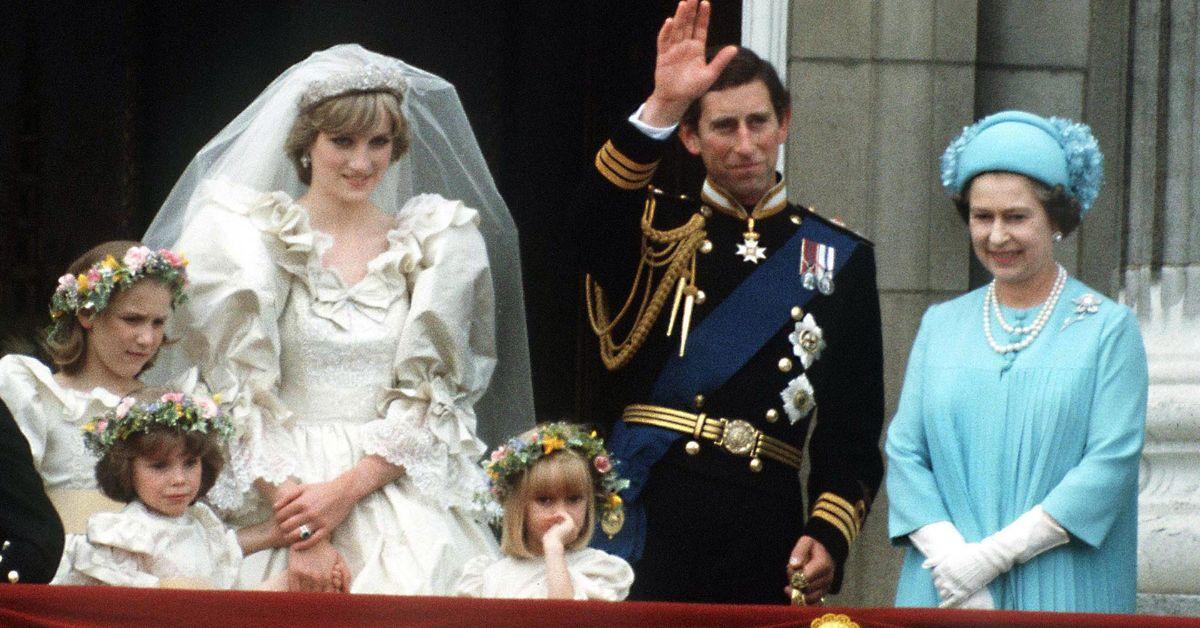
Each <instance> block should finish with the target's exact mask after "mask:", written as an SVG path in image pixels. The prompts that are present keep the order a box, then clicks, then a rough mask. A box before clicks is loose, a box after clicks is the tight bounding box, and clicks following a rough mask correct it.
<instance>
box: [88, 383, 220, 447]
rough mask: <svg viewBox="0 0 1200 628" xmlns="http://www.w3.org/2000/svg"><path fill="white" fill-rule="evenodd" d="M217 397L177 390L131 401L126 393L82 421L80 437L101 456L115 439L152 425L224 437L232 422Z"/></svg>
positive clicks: (152, 426) (117, 439)
mask: <svg viewBox="0 0 1200 628" xmlns="http://www.w3.org/2000/svg"><path fill="white" fill-rule="evenodd" d="M218 400H219V398H218V399H209V398H208V397H201V396H199V395H195V396H193V395H185V394H183V393H180V392H169V393H165V394H163V395H162V396H161V397H159V398H158V399H155V400H154V401H150V402H135V401H134V399H133V397H126V398H124V399H122V400H121V403H119V404H117V407H116V408H114V409H112V410H109V411H108V412H105V413H104V414H102V415H100V416H97V417H94V418H92V420H91V421H88V422H87V423H85V424H84V425H83V441H84V443H85V444H86V445H87V447H88V449H91V450H92V451H94V452H95V453H96V454H97V455H99V456H103V455H104V454H105V453H106V452H107V451H108V450H109V448H111V447H112V446H113V444H114V443H116V442H117V441H119V440H125V439H127V438H129V437H130V436H132V435H134V434H138V433H145V432H149V431H150V430H151V429H152V428H154V427H168V428H171V429H174V430H177V431H179V432H200V433H201V434H207V433H209V432H212V433H215V434H217V435H218V436H220V437H221V438H222V439H227V438H229V436H230V434H232V433H233V425H232V424H231V423H230V422H229V418H228V417H226V416H225V415H224V414H222V413H221V409H220V407H218V406H217V401H218Z"/></svg>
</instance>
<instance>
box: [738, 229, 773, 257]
mask: <svg viewBox="0 0 1200 628" xmlns="http://www.w3.org/2000/svg"><path fill="white" fill-rule="evenodd" d="M737 254H738V255H741V256H742V261H743V262H753V263H755V264H757V263H758V260H762V259H767V248H766V247H764V246H759V244H758V233H757V232H756V231H755V230H754V219H753V218H747V219H746V232H745V233H743V234H742V243H741V244H739V245H737Z"/></svg>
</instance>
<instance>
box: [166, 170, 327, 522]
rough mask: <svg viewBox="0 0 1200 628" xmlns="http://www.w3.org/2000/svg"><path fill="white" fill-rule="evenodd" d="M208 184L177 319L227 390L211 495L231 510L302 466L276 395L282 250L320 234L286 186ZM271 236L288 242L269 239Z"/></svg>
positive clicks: (209, 379)
mask: <svg viewBox="0 0 1200 628" xmlns="http://www.w3.org/2000/svg"><path fill="white" fill-rule="evenodd" d="M205 186H206V187H205V190H204V192H203V193H202V194H201V196H200V198H199V200H198V201H197V202H199V203H200V204H201V207H200V209H199V210H198V212H197V215H196V217H195V218H194V219H193V220H192V221H191V222H190V223H188V225H187V226H186V227H185V228H184V231H183V234H182V236H181V237H180V240H179V242H178V243H177V244H176V249H177V250H178V251H179V252H180V253H182V254H184V255H186V256H187V257H188V258H189V260H190V263H189V266H188V278H189V282H190V285H189V288H188V301H187V302H186V303H185V304H184V305H183V306H182V307H181V308H180V309H179V310H177V311H176V314H175V318H174V324H175V325H177V332H176V333H177V335H179V336H181V337H182V340H181V344H182V347H183V350H184V352H185V355H186V358H187V359H188V360H189V361H190V362H191V363H193V364H196V365H198V366H199V368H200V373H201V377H202V379H203V381H204V384H205V385H206V386H207V388H208V389H209V390H210V391H211V392H212V393H213V394H219V395H220V397H221V405H222V406H223V408H224V409H225V410H226V412H227V413H228V414H229V416H230V418H231V419H232V421H233V423H234V426H235V429H236V434H235V438H234V439H233V442H232V443H231V444H230V455H229V464H228V465H227V469H226V471H225V472H223V473H224V474H225V475H224V477H223V478H222V479H221V481H220V482H218V485H217V486H214V488H213V490H212V491H211V492H210V493H209V501H210V502H211V503H212V504H213V505H214V506H216V507H217V508H218V509H220V510H222V511H227V512H228V511H235V510H237V509H239V508H240V507H241V505H242V501H243V498H244V496H246V495H248V494H249V493H250V490H251V487H252V486H253V483H254V482H255V481H256V480H258V479H262V480H265V481H267V482H270V483H273V484H279V483H281V482H283V481H285V480H286V479H288V477H290V476H292V475H293V472H294V470H295V465H296V462H295V460H294V458H293V456H292V451H293V448H292V447H291V441H290V437H289V436H288V432H287V430H286V427H287V425H288V424H289V423H290V421H291V413H290V412H289V411H288V410H287V409H286V408H285V407H284V406H283V404H282V402H280V401H279V399H278V397H277V395H276V391H277V390H278V385H279V377H280V344H279V329H278V320H279V316H280V313H281V311H282V309H283V306H284V304H285V303H286V300H287V296H288V290H289V288H290V285H291V284H290V281H289V275H288V273H287V272H286V271H285V270H284V268H283V267H282V266H281V265H280V264H279V263H278V261H279V260H277V259H275V258H274V257H273V255H279V254H280V253H279V251H281V250H282V251H283V254H288V253H289V251H291V250H293V249H301V250H307V249H311V247H312V234H311V232H310V231H309V230H307V229H301V228H299V226H300V224H301V223H302V222H303V221H304V220H305V218H304V216H303V215H302V213H301V211H300V208H299V207H298V206H296V205H295V204H294V203H292V202H291V199H289V198H287V197H286V195H284V194H282V193H278V192H277V193H273V194H261V193H257V192H255V191H252V190H249V189H247V188H243V187H238V186H235V185H233V184H222V183H221V182H214V181H210V182H208V183H207V184H205ZM293 234H295V235H294V237H292V235H293ZM267 242H272V243H273V244H274V243H275V242H279V243H280V244H279V246H275V247H273V248H268V246H267ZM306 247H307V248H306Z"/></svg>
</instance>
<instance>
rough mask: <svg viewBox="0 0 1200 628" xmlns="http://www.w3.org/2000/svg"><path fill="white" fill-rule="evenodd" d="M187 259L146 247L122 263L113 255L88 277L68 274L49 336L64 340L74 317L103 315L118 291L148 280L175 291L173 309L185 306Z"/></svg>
mask: <svg viewBox="0 0 1200 628" xmlns="http://www.w3.org/2000/svg"><path fill="white" fill-rule="evenodd" d="M187 264H188V261H187V258H186V257H183V256H182V255H179V254H177V253H175V252H174V251H172V250H170V249H159V250H157V251H152V250H150V249H149V248H147V247H144V246H134V247H130V249H129V250H128V251H127V252H126V253H125V256H124V257H123V258H121V261H119V262H118V261H117V259H116V258H114V257H113V256H112V255H108V256H106V257H105V258H104V259H103V260H100V261H99V262H97V263H95V264H92V267H91V268H89V269H88V270H87V272H85V273H80V274H78V275H71V273H67V274H65V275H63V276H62V277H59V278H58V287H57V288H55V290H54V295H53V296H51V297H50V318H51V319H52V320H53V322H52V323H51V324H50V331H49V332H48V334H47V335H48V336H49V337H50V338H61V337H62V336H63V335H64V334H65V333H66V331H67V329H68V321H69V320H70V316H68V315H74V314H79V313H80V312H82V311H84V310H87V311H88V312H90V313H91V314H92V315H96V314H99V313H100V312H103V311H104V308H106V307H108V302H109V301H110V300H112V296H113V294H114V293H115V292H117V291H118V290H121V289H123V288H128V287H129V286H132V285H133V284H135V283H137V282H138V281H139V280H141V279H144V278H146V277H154V278H155V279H158V280H160V281H162V282H163V283H165V284H167V286H168V287H169V288H170V289H171V307H175V306H177V305H179V304H180V303H183V302H184V301H185V300H186V299H187V295H186V294H184V292H183V290H184V288H186V287H187V270H186V269H187Z"/></svg>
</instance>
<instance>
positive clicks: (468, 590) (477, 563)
mask: <svg viewBox="0 0 1200 628" xmlns="http://www.w3.org/2000/svg"><path fill="white" fill-rule="evenodd" d="M495 562H496V558H495V557H494V556H488V555H480V556H476V557H475V558H472V559H471V560H468V561H467V564H466V565H463V571H462V575H461V576H459V577H458V583H457V584H455V585H454V594H455V595H457V596H459V597H487V595H486V593H485V591H484V583H485V582H486V580H485V579H484V577H483V574H484V572H486V571H487V568H488V567H490V566H491V565H492V564H493V563H495Z"/></svg>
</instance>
